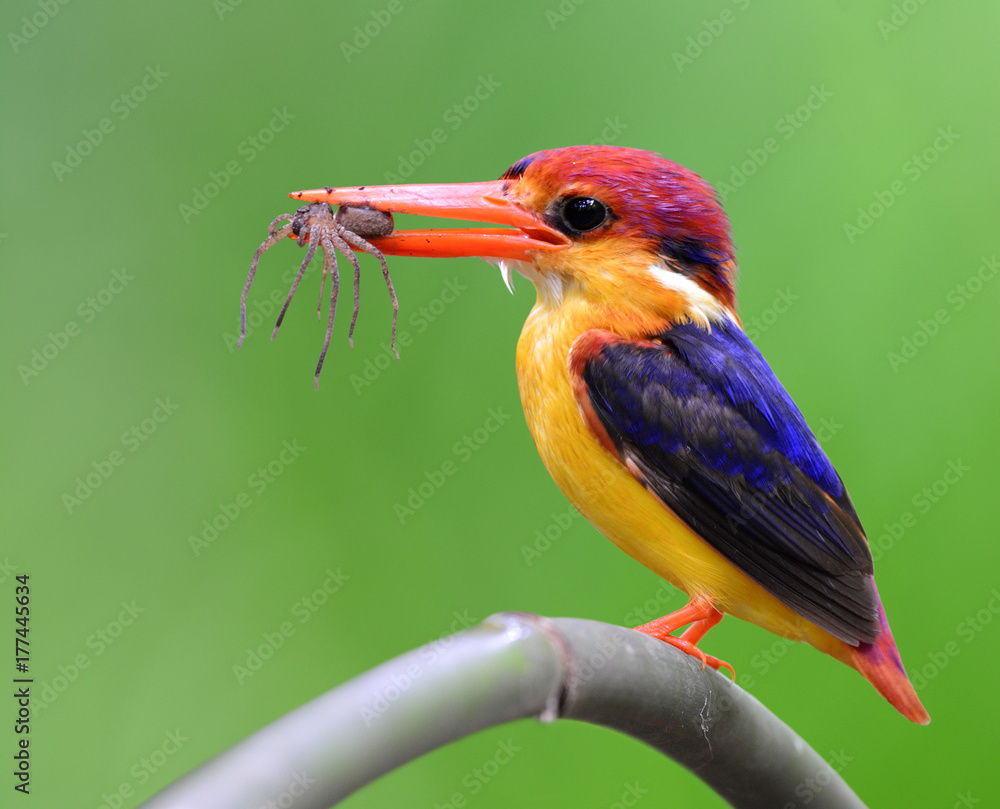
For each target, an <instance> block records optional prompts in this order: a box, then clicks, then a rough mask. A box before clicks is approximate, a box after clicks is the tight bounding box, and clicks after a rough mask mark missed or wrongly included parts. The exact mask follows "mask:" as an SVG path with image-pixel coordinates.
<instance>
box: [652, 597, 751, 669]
mask: <svg viewBox="0 0 1000 809" xmlns="http://www.w3.org/2000/svg"><path fill="white" fill-rule="evenodd" d="M721 620H722V613H721V612H719V610H717V609H716V608H715V606H714V605H713V604H712V602H711V601H709V600H708V599H705V598H692V599H691V600H690V601H689V602H688V603H687V606H685V607H683V608H682V609H679V610H677V612H672V613H670V615H664V616H663V617H662V618H657V619H656V620H655V621H650V622H649V623H648V624H643V625H642V626H637V627H636V628H635V631H636V632H642V634H644V635H649V636H650V637H653V638H658V639H659V640H662V641H663V642H664V643H669V644H670V645H671V646H674V647H676V648H678V649H680V650H681V651H682V652H684V653H685V654H689V655H691V656H692V657H697V658H698V659H699V660H701V667H702V668H705V666H711V667H712V668H713V669H715V670H716V671H718V670H719V669H720V668H722V667H723V666H725V667H726V668H727V669H729V674H730V676H731V677H732V678H733V682H736V672H735V671H734V670H733V667H732V666H730V665H729V664H728V663H726V662H725V661H724V660H719V658H717V657H712V656H711V655H707V654H705V653H704V652H703V651H702V650H701V649H699V648H698V641H700V640H701V639H702V638H703V637H705V633H706V632H708V630H709V629H711V628H712V627H713V626H715V625H716V624H717V623H719V621H721ZM685 624H691V626H689V627H688V628H687V630H685V631H684V632H683V633H681V636H680V637H679V638H678V637H674V635H673V633H674V632H675V631H676V630H677V629H680V628H681V627H682V626H684V625H685Z"/></svg>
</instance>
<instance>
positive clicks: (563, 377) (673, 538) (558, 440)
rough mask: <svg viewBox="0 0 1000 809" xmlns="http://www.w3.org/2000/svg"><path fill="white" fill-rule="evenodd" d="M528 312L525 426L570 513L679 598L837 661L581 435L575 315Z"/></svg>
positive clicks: (835, 647)
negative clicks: (573, 358) (574, 375)
mask: <svg viewBox="0 0 1000 809" xmlns="http://www.w3.org/2000/svg"><path fill="white" fill-rule="evenodd" d="M566 308H567V307H562V308H561V309H558V310H555V311H553V310H551V309H545V308H543V307H542V306H541V305H539V306H536V307H535V309H534V310H532V312H531V315H530V316H529V317H528V320H527V322H526V323H525V325H524V330H523V331H522V333H521V338H520V340H519V342H518V346H517V379H518V386H519V389H520V393H521V403H522V405H523V407H524V414H525V417H526V419H527V423H528V428H529V430H530V431H531V435H532V437H533V438H534V441H535V446H536V447H537V448H538V453H539V455H541V458H542V461H543V463H544V464H545V467H546V468H547V469H548V471H549V474H550V475H552V478H553V479H554V480H555V482H556V484H557V485H558V486H559V488H560V489H561V490H562V492H563V494H565V495H566V497H567V498H569V500H570V502H571V503H572V504H573V505H574V507H575V508H576V509H577V510H578V511H579V512H580V513H581V514H583V515H584V516H585V517H586V518H587V519H588V520H589V521H590V522H591V523H593V524H594V526H596V527H597V529H598V530H599V531H600V532H601V533H602V534H604V535H605V536H606V537H607V538H608V539H610V540H611V541H612V542H614V543H615V545H617V546H618V547H619V548H621V549H622V550H623V551H625V552H626V553H627V554H629V556H631V557H633V558H634V559H636V560H638V561H639V562H641V563H642V564H643V565H645V566H646V567H648V568H649V569H650V570H652V571H654V572H655V573H657V574H658V575H659V576H661V577H663V578H664V579H666V580H667V581H669V582H670V583H671V584H673V585H674V586H676V587H679V588H680V589H681V590H683V591H684V592H686V593H687V594H688V595H689V596H692V597H694V596H703V597H707V598H709V599H711V600H712V601H713V602H715V604H716V606H717V608H718V609H720V610H722V611H723V612H726V613H729V614H731V615H735V616H736V617H738V618H742V619H743V620H746V621H750V622H752V623H755V624H758V625H759V626H762V627H764V628H765V629H767V630H769V631H771V632H774V633H776V634H778V635H782V636H784V637H787V638H790V639H792V640H802V641H807V642H808V643H811V644H812V645H813V646H816V647H817V648H818V649H821V650H822V651H824V652H827V653H829V654H833V655H834V656H835V657H841V656H842V655H843V654H844V653H845V651H846V649H845V644H843V643H842V642H841V641H839V640H837V639H835V638H833V637H832V636H831V635H829V634H828V633H827V632H825V631H824V630H822V629H820V628H818V627H816V626H815V625H814V624H812V623H810V622H809V621H807V620H806V619H804V618H802V617H801V616H799V615H798V614H796V613H795V612H793V611H792V610H790V609H789V608H788V607H786V606H785V605H784V604H782V603H781V602H780V601H778V599H776V598H775V597H774V596H772V595H771V594H770V593H768V592H767V591H766V590H764V589H763V588H762V587H761V586H760V585H758V584H757V583H756V582H754V581H753V580H752V579H751V578H750V577H748V576H747V575H746V574H744V573H743V572H741V571H740V570H739V569H738V568H736V567H735V566H734V565H733V564H732V563H730V562H729V561H728V560H727V559H726V558H725V557H723V556H722V555H721V554H720V553H718V552H717V551H716V550H714V549H713V548H712V547H711V546H710V545H709V544H708V543H707V542H705V541H704V540H702V539H701V538H700V537H698V535H697V534H695V533H694V532H693V531H692V530H691V529H690V528H688V526H687V525H686V524H685V523H684V522H682V521H681V520H680V519H679V518H678V517H677V516H676V515H675V514H674V513H673V512H672V511H671V510H670V509H669V508H667V507H666V506H664V505H663V504H662V503H661V502H660V501H659V500H658V499H656V498H655V497H654V496H653V495H651V494H650V493H649V492H648V491H647V490H646V489H645V487H644V486H643V485H642V484H641V483H639V482H638V481H637V480H636V479H635V478H634V477H633V476H632V474H631V473H630V472H629V471H628V470H627V469H626V468H625V466H624V465H623V464H622V463H621V462H620V461H619V460H618V458H617V457H616V456H615V455H613V454H612V453H611V452H609V451H608V450H606V449H605V448H604V447H603V446H602V445H601V444H600V443H599V442H598V440H597V439H596V438H595V437H594V435H593V434H592V433H591V431H590V428H589V427H588V426H587V424H586V422H585V421H584V419H583V416H582V415H581V412H580V408H579V406H578V404H577V400H576V397H575V395H574V393H573V389H572V387H571V383H570V377H569V369H568V367H567V358H568V355H569V350H570V347H571V345H572V343H573V340H574V339H575V338H576V337H578V336H579V335H580V334H581V333H582V332H583V331H584V330H586V328H588V327H589V326H588V325H587V324H586V323H583V322H581V318H580V317H579V313H577V314H576V315H574V314H573V313H572V312H571V311H563V310H565V309H566Z"/></svg>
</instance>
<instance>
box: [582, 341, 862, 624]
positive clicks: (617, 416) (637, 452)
mask: <svg viewBox="0 0 1000 809" xmlns="http://www.w3.org/2000/svg"><path fill="white" fill-rule="evenodd" d="M607 337H608V339H607V340H605V341H603V342H602V343H601V344H600V347H599V348H598V349H596V350H595V351H594V353H593V354H592V355H591V356H590V357H588V359H587V361H586V363H585V365H584V366H583V380H584V382H585V385H586V390H587V395H588V396H589V398H590V402H591V404H592V406H593V409H594V412H595V413H596V415H597V418H598V419H599V420H600V422H601V424H602V426H603V427H604V429H605V430H606V432H607V433H608V436H609V437H610V438H611V441H612V442H613V444H614V445H615V447H616V448H617V450H618V452H619V454H621V455H622V456H627V458H628V459H629V460H630V461H631V462H632V463H633V464H634V465H635V467H636V468H638V469H639V470H640V471H641V473H642V476H643V482H644V484H645V485H646V486H647V487H648V488H649V489H650V490H651V491H652V492H653V493H654V494H655V495H656V496H657V497H659V498H660V499H661V500H662V501H663V502H664V503H665V504H666V505H667V506H669V507H670V508H671V509H672V510H673V511H674V512H675V513H677V514H678V516H679V517H681V519H683V520H684V521H685V522H687V523H688V525H690V526H691V527H692V528H693V529H694V530H695V531H697V532H698V533H699V535H701V536H702V537H703V538H704V539H705V540H706V541H707V542H709V543H710V544H711V545H712V546H713V547H715V548H716V549H717V550H719V551H720V552H721V553H722V554H723V555H725V556H726V557H727V558H728V559H730V561H732V562H733V563H734V564H736V565H737V566H738V567H739V568H740V569H742V570H743V571H744V572H746V573H747V574H748V575H750V576H751V577H752V578H754V579H755V580H756V581H757V582H758V583H760V584H761V585H762V586H763V587H765V589H767V590H769V591H770V592H771V593H773V594H774V595H775V596H776V597H778V598H779V599H781V600H782V601H783V602H784V603H786V604H787V605H788V606H789V607H791V608H792V609H793V610H796V611H797V612H799V613H800V614H802V615H805V616H806V617H808V618H810V619H811V620H813V621H815V622H816V623H818V624H819V625H820V626H823V627H824V628H825V629H827V630H828V631H830V632H831V633H832V634H834V635H836V636H837V637H840V638H841V639H843V640H845V641H846V642H848V643H853V644H856V643H858V642H868V643H870V642H873V641H874V639H875V638H876V637H877V635H878V633H879V624H878V617H877V604H876V595H875V592H874V589H873V587H872V586H871V583H870V574H871V571H872V562H871V554H870V552H869V550H868V545H867V541H866V540H865V537H864V532H863V531H862V529H861V526H860V522H859V520H858V517H857V514H856V513H855V511H854V507H853V505H852V504H851V501H850V498H849V497H848V495H847V492H846V490H845V489H844V487H843V484H842V482H841V480H840V477H839V476H838V475H837V472H836V470H835V469H834V468H833V465H832V464H831V463H830V461H829V459H828V458H827V457H826V454H825V453H824V452H823V450H822V448H821V447H820V445H819V443H818V442H817V440H816V438H815V437H814V436H813V434H812V432H811V431H810V430H809V427H808V425H807V424H806V422H805V419H804V418H803V416H802V414H801V413H800V412H799V410H798V408H797V407H796V406H795V404H794V402H792V400H791V397H790V396H789V395H788V393H787V392H786V391H785V389H784V388H783V387H782V386H781V383H780V382H778V380H777V378H775V376H774V374H773V372H772V371H771V369H770V367H769V366H768V365H767V362H766V361H765V360H764V358H763V357H762V356H761V354H760V352H759V351H758V350H757V349H756V347H755V346H754V345H753V344H752V343H751V342H750V340H749V339H748V338H747V337H746V335H745V334H744V333H743V332H742V330H740V329H739V327H738V326H736V324H735V323H725V324H714V325H713V327H712V329H711V331H709V330H707V329H704V328H701V327H699V326H697V325H695V324H691V323H688V324H680V325H676V326H674V327H672V328H671V329H670V330H669V331H667V332H665V333H663V334H661V335H658V336H657V337H656V344H655V345H654V344H650V343H648V342H647V343H630V342H628V341H625V340H624V339H623V338H618V337H616V336H614V335H611V334H608V335H607Z"/></svg>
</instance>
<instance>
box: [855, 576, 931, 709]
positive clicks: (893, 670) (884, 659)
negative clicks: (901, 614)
mask: <svg viewBox="0 0 1000 809" xmlns="http://www.w3.org/2000/svg"><path fill="white" fill-rule="evenodd" d="M872 587H875V582H874V580H873V581H872ZM875 596H876V598H877V599H878V617H879V623H881V625H882V632H881V634H880V635H879V636H878V639H877V640H876V641H875V642H874V643H861V644H859V645H858V646H856V647H848V649H849V653H850V660H848V661H845V662H848V663H849V665H851V666H854V668H856V669H857V670H858V671H859V672H861V675H862V676H863V677H864V678H865V679H866V680H868V682H870V683H871V684H872V685H873V686H875V689H876V690H877V691H878V692H879V693H880V694H881V695H882V696H883V697H885V698H886V699H887V700H889V702H890V703H892V706H893V707H894V708H895V709H896V710H897V711H899V712H900V713H901V714H902V715H903V716H905V717H906V718H907V719H909V720H910V721H911V722H916V723H918V724H921V725H926V724H927V723H929V722H930V721H931V718H930V716H928V714H927V711H926V710H924V706H923V705H921V704H920V698H919V697H918V696H917V692H916V691H915V690H914V688H913V684H912V683H911V682H910V679H909V677H907V676H906V669H904V668H903V661H902V659H901V658H900V656H899V650H898V649H897V648H896V642H895V641H894V640H893V639H892V631H891V630H890V629H889V621H888V620H887V619H886V617H885V610H884V609H883V608H882V600H881V599H879V598H878V590H876V591H875Z"/></svg>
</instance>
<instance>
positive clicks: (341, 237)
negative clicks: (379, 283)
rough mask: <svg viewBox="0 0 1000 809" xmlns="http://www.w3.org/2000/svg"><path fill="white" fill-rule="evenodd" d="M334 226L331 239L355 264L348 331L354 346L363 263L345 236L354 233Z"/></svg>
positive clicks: (350, 342)
mask: <svg viewBox="0 0 1000 809" xmlns="http://www.w3.org/2000/svg"><path fill="white" fill-rule="evenodd" d="M334 227H335V228H336V232H335V233H333V234H331V240H332V241H333V243H334V244H335V245H337V249H338V250H340V252H341V253H343V254H344V255H345V256H347V258H348V260H349V261H350V262H351V264H352V265H353V266H354V314H353V315H352V316H351V328H350V329H349V330H348V332H347V342H348V345H350V347H351V348H354V326H355V325H356V324H357V322H358V312H359V311H360V309H361V264H360V263H359V262H358V257H357V256H356V255H354V251H353V250H352V249H351V245H350V244H349V243H348V241H347V239H346V238H345V237H349V236H353V235H354V234H353V233H351V231H349V230H347V229H346V228H344V227H343V226H341V225H335V226H334Z"/></svg>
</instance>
